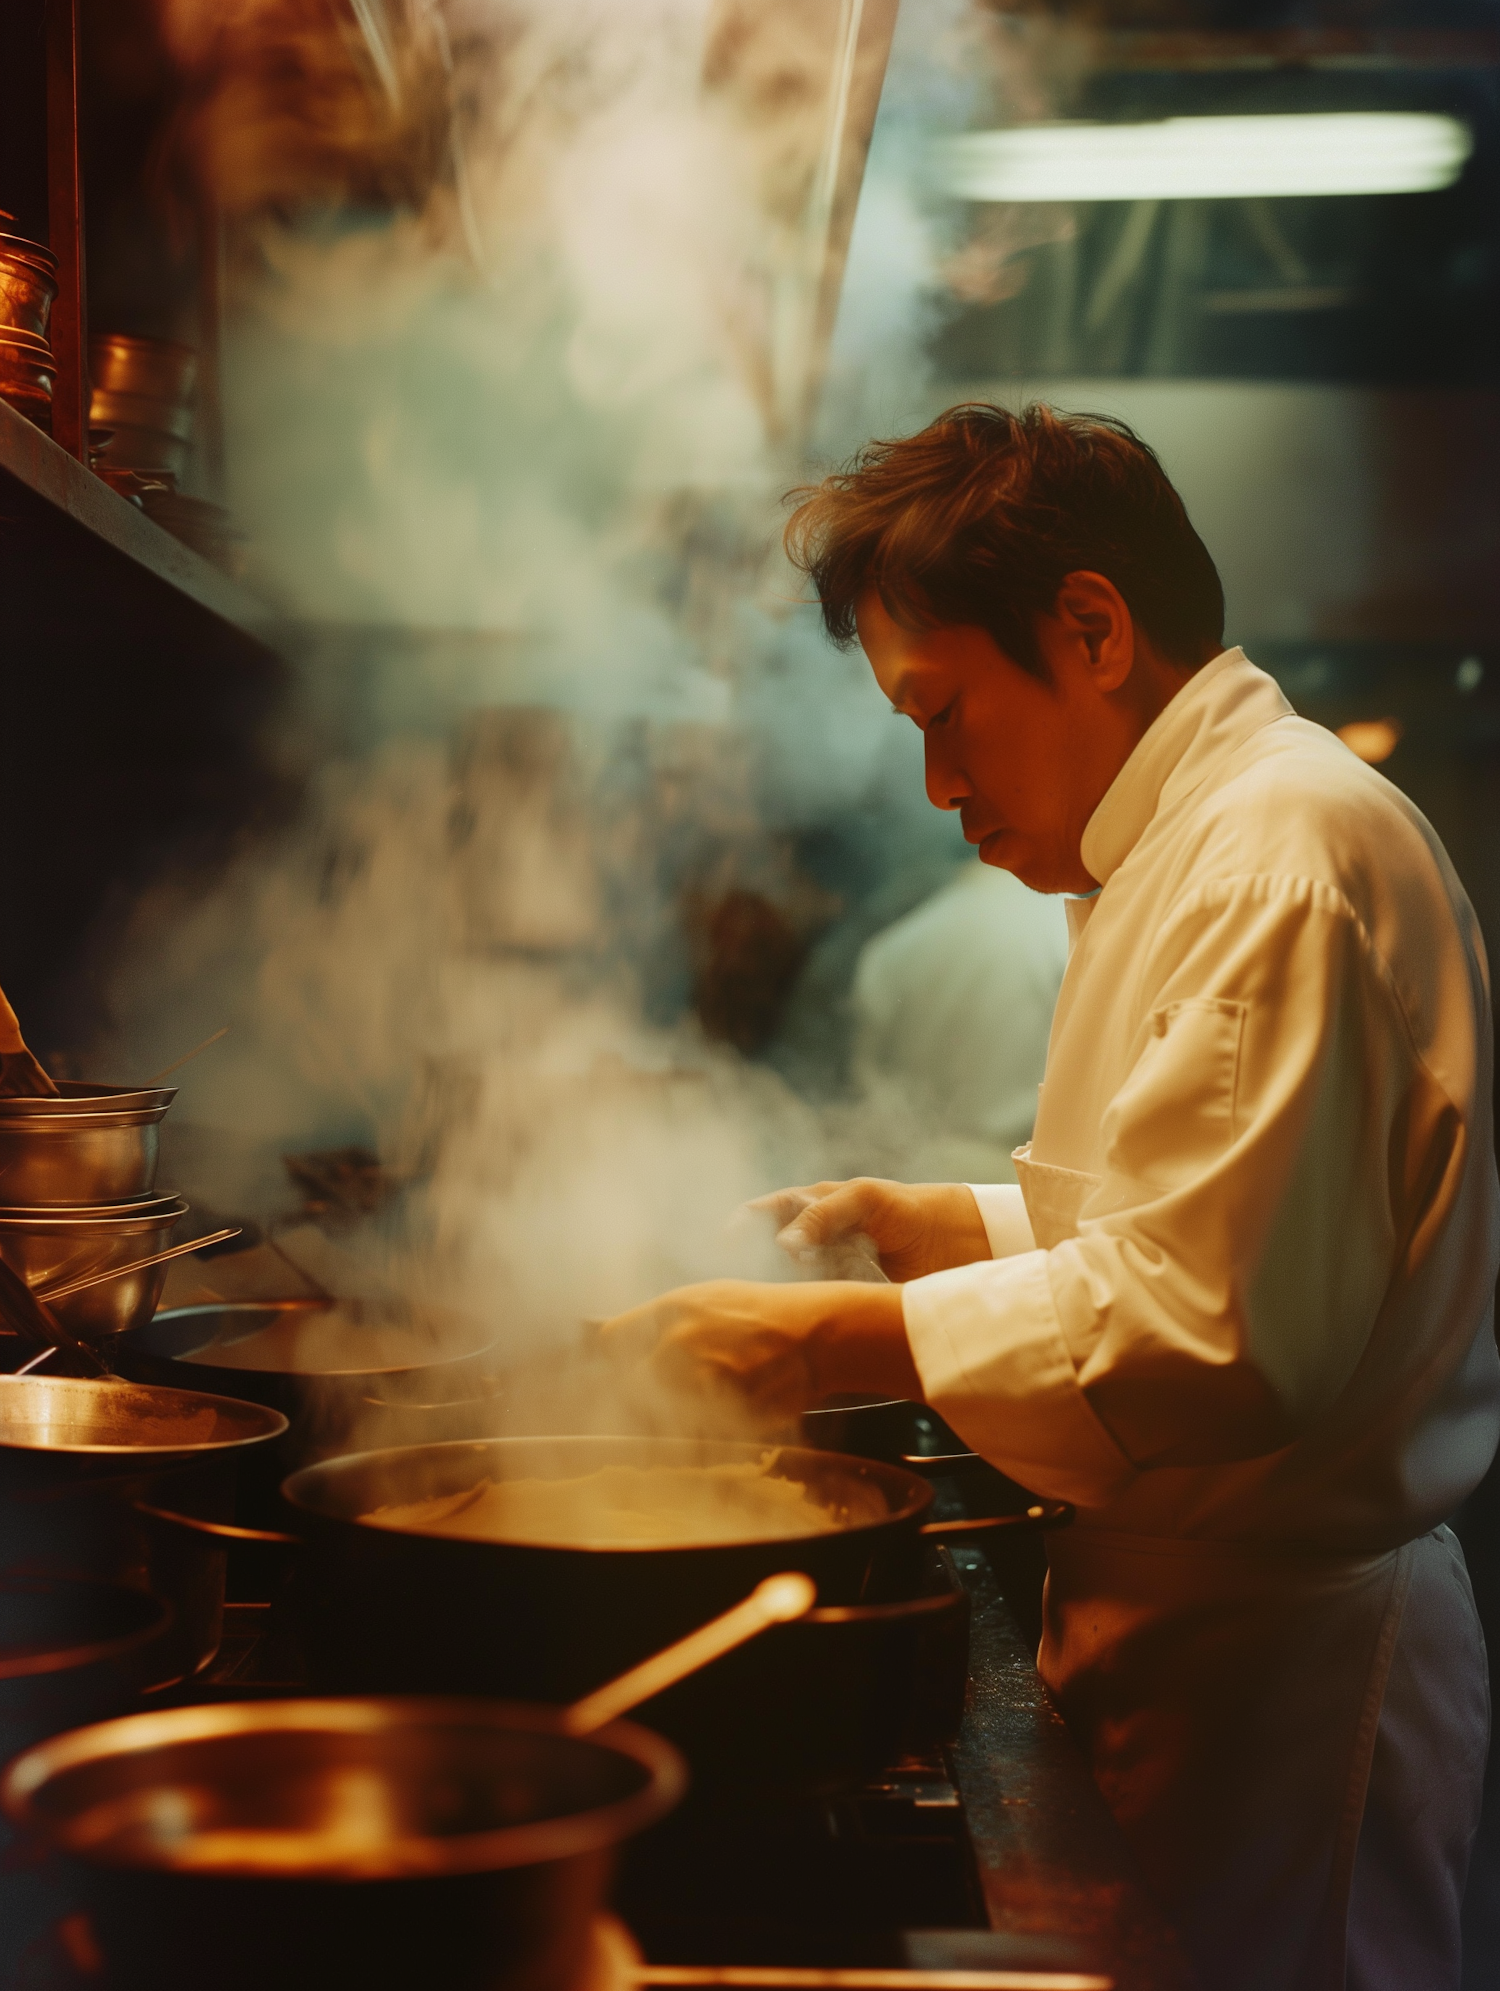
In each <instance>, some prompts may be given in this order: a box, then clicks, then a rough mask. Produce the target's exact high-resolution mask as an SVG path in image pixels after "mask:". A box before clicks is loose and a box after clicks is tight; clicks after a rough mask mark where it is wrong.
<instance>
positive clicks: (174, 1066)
mask: <svg viewBox="0 0 1500 1991" xmlns="http://www.w3.org/2000/svg"><path fill="white" fill-rule="evenodd" d="M228 1035H229V1025H228V1024H227V1023H226V1024H224V1025H223V1026H222V1027H221V1028H220V1029H218V1030H216V1031H214V1033H213V1035H212V1036H211V1037H205V1038H204V1040H203V1042H202V1043H201V1044H195V1045H194V1046H193V1048H192V1050H191V1051H184V1052H183V1054H182V1056H181V1057H180V1058H174V1059H173V1060H172V1062H171V1064H169V1065H163V1066H162V1068H161V1070H160V1071H159V1072H155V1073H153V1075H152V1076H151V1077H150V1078H148V1079H147V1081H146V1083H147V1085H160V1084H161V1082H162V1080H163V1079H164V1078H170V1077H171V1076H172V1074H173V1072H180V1071H181V1070H182V1068H183V1066H184V1065H188V1064H191V1063H192V1061H193V1059H194V1058H196V1057H197V1055H198V1053H199V1052H200V1051H206V1050H207V1049H208V1048H209V1046H210V1045H211V1044H217V1043H218V1041H219V1039H220V1038H221V1037H227V1036H228Z"/></svg>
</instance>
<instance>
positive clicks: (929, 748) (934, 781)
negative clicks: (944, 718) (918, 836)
mask: <svg viewBox="0 0 1500 1991" xmlns="http://www.w3.org/2000/svg"><path fill="white" fill-rule="evenodd" d="M922 744H923V749H924V755H925V759H926V766H927V799H928V801H929V802H930V803H931V804H932V806H933V808H934V809H961V808H962V807H963V805H964V803H965V802H967V801H968V799H969V797H970V796H971V795H972V794H973V792H974V791H973V789H972V787H971V786H970V785H969V782H968V781H967V780H966V778H965V777H964V775H963V774H962V772H961V771H960V770H959V769H958V768H956V767H955V766H954V765H953V763H952V761H951V760H950V759H948V758H947V756H946V755H945V754H944V753H943V750H942V748H941V746H940V745H938V744H937V743H936V742H935V741H934V739H933V737H932V733H931V731H930V730H929V731H928V732H927V733H925V734H924V735H923V737H922Z"/></svg>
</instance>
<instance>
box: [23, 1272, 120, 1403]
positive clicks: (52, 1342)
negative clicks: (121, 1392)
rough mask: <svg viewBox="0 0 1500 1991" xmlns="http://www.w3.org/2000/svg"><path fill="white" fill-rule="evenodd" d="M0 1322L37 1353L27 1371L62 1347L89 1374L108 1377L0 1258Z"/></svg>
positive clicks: (94, 1355) (106, 1369)
mask: <svg viewBox="0 0 1500 1991" xmlns="http://www.w3.org/2000/svg"><path fill="white" fill-rule="evenodd" d="M0 1320H3V1321H4V1323H5V1325H6V1326H7V1327H8V1328H9V1329H10V1330H11V1332H12V1333H13V1334H19V1335H22V1336H24V1338H25V1339H26V1340H27V1341H29V1342H30V1343H31V1344H32V1346H33V1347H35V1348H36V1349H37V1350H38V1351H39V1352H38V1353H37V1354H36V1355H34V1356H33V1357H32V1358H31V1360H30V1361H29V1362H28V1363H27V1364H26V1367H27V1369H33V1368H35V1367H36V1365H37V1364H38V1363H39V1362H42V1361H45V1360H46V1358H47V1357H48V1356H49V1355H55V1354H56V1353H57V1351H58V1349H59V1348H66V1349H67V1350H68V1351H69V1353H70V1354H73V1355H76V1356H78V1357H79V1358H80V1359H81V1360H82V1361H83V1362H84V1363H85V1365H86V1366H87V1368H88V1370H89V1372H90V1374H92V1375H96V1376H107V1375H108V1374H109V1365H108V1363H107V1362H105V1360H104V1358H103V1357H102V1356H101V1355H100V1354H99V1353H98V1352H97V1351H96V1350H95V1349H93V1348H90V1347H89V1345H88V1343H87V1342H86V1341H80V1340H79V1339H78V1337H77V1336H76V1335H74V1334H70V1333H69V1332H68V1330H67V1329H66V1328H65V1327H64V1326H63V1325H62V1323H61V1321H59V1320H58V1318H57V1316H56V1314H54V1313H53V1311H52V1309H51V1308H50V1307H49V1306H48V1305H47V1303H46V1302H45V1300H39V1299H38V1298H37V1296H36V1294H35V1293H33V1292H32V1290H31V1288H30V1287H29V1286H28V1285H27V1283H26V1281H25V1280H24V1279H22V1278H20V1277H19V1276H18V1275H17V1274H16V1273H15V1272H13V1271H12V1270H11V1268H10V1267H9V1266H8V1265H7V1264H6V1263H5V1260H4V1259H3V1258H0Z"/></svg>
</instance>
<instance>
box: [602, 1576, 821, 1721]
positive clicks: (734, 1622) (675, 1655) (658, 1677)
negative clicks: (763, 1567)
mask: <svg viewBox="0 0 1500 1991" xmlns="http://www.w3.org/2000/svg"><path fill="white" fill-rule="evenodd" d="M817 1600H818V1588H817V1585H816V1584H815V1583H814V1582H813V1580H812V1578H811V1577H810V1576H804V1575H803V1573H802V1571H801V1570H800V1569H790V1570H783V1571H782V1573H781V1574H780V1575H779V1576H768V1577H766V1578H765V1579H764V1580H763V1581H762V1582H760V1583H757V1584H756V1586H755V1588H754V1589H753V1590H752V1591H751V1592H750V1595H749V1596H748V1597H747V1598H746V1599H745V1601H744V1602H743V1603H742V1604H736V1605H734V1606H733V1608H732V1609H730V1610H728V1611H725V1612H723V1613H722V1615H720V1616H719V1617H717V1618H711V1619H710V1620H709V1622H708V1623H707V1624H706V1625H700V1626H699V1627H698V1629H697V1630H696V1631H693V1632H689V1633H688V1635H687V1637H686V1638H680V1639H678V1641H677V1643H676V1644H675V1645H669V1646H668V1647H667V1648H666V1649H665V1651H662V1652H655V1653H653V1654H652V1655H651V1657H650V1658H649V1659H643V1660H642V1661H641V1663H640V1665H639V1666H632V1667H631V1668H630V1670H629V1672H628V1673H622V1674H620V1676H619V1677H618V1679H614V1680H610V1681H609V1682H607V1683H606V1685H604V1686H602V1687H596V1688H595V1689H594V1691H593V1693H591V1694H585V1695H584V1697H583V1699H582V1700H581V1701H574V1703H573V1705H572V1706H571V1707H570V1708H568V1709H567V1710H566V1711H565V1712H564V1715H563V1728H564V1729H565V1730H566V1732H567V1733H568V1734H569V1735H592V1734H593V1732H594V1730H595V1729H596V1728H603V1726H604V1725H605V1723H606V1722H610V1721H615V1720H616V1719H618V1717H619V1716H620V1715H622V1714H629V1712H630V1710H631V1709H632V1708H638V1707H639V1706H640V1705H641V1703H642V1702H643V1701H649V1700H650V1699H651V1697H652V1696H653V1694H662V1693H665V1692H666V1690H667V1688H668V1687H675V1686H676V1685H677V1682H678V1681H679V1680H685V1679H686V1678H687V1677H688V1675H689V1674H690V1673H697V1672H699V1671H700V1670H701V1669H702V1668H703V1667H705V1666H707V1665H709V1664H711V1663H712V1661H714V1660H715V1659H719V1658H721V1657H722V1656H723V1655H724V1654H725V1653H726V1652H733V1650H734V1648H735V1647H736V1646H737V1645H743V1644H744V1643H745V1641H746V1640H747V1639H752V1638H754V1637H755V1636H756V1634H757V1633H758V1632H763V1631H768V1630H769V1629H770V1627H771V1626H772V1625H789V1624H790V1623H791V1622H792V1620H793V1619H794V1618H801V1617H805V1616H806V1615H807V1613H808V1612H809V1611H810V1610H811V1609H812V1607H813V1605H814V1604H815V1603H816V1602H817Z"/></svg>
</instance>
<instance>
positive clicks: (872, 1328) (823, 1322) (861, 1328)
mask: <svg viewBox="0 0 1500 1991" xmlns="http://www.w3.org/2000/svg"><path fill="white" fill-rule="evenodd" d="M796 1290H797V1291H798V1292H799V1294H800V1295H801V1296H802V1297H803V1299H804V1302H805V1304H807V1305H809V1306H810V1307H811V1308H812V1309H813V1310H814V1313H815V1316H816V1325H815V1327H814V1329H813V1332H812V1334H811V1335H810V1336H809V1338H808V1367H809V1370H810V1372H811V1376H812V1380H813V1383H814V1385H815V1388H816V1390H817V1393H818V1395H819V1396H833V1395H837V1394H841V1393H844V1392H850V1393H853V1392H859V1393H861V1394H865V1393H869V1394H875V1393H882V1394H884V1395H887V1396H893V1397H920V1396H921V1394H922V1384H921V1378H920V1377H919V1376H918V1374H917V1365H916V1363H915V1362H914V1361H913V1360H912V1352H911V1344H910V1342H909V1341H908V1340H907V1338H906V1319H905V1315H904V1313H903V1310H902V1306H901V1288H900V1287H899V1286H877V1285H865V1284H862V1283H860V1282H857V1281H852V1280H844V1279H838V1280H834V1279H828V1280H818V1281H816V1282H813V1283H811V1284H809V1285H806V1286H802V1287H800V1288H798V1289H796Z"/></svg>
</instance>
